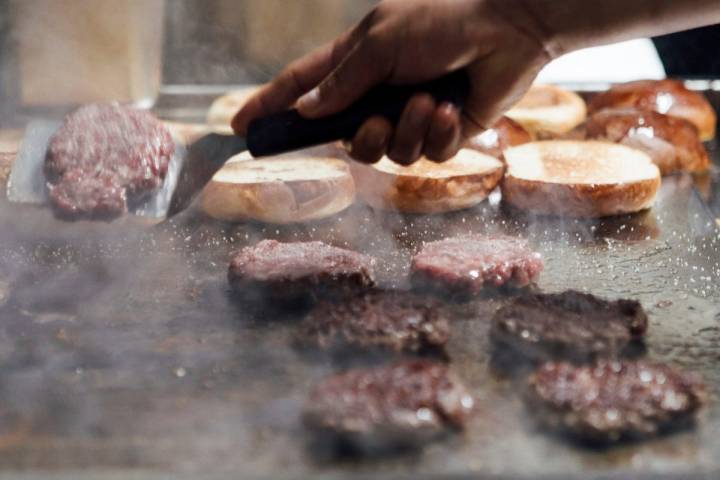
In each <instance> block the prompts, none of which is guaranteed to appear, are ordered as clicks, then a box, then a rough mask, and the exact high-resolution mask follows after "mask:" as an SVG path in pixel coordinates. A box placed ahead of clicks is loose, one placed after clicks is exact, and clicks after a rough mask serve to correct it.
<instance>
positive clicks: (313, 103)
mask: <svg viewBox="0 0 720 480" xmlns="http://www.w3.org/2000/svg"><path fill="white" fill-rule="evenodd" d="M297 103H298V108H299V109H300V110H302V111H305V112H312V111H315V110H317V109H318V107H320V89H319V88H318V87H315V88H313V89H312V90H310V91H309V92H307V93H306V94H305V95H303V96H302V97H300V99H299V100H298V102H297Z"/></svg>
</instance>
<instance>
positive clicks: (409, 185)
mask: <svg viewBox="0 0 720 480" xmlns="http://www.w3.org/2000/svg"><path fill="white" fill-rule="evenodd" d="M503 171H504V166H503V164H502V162H500V161H499V160H498V159H496V158H493V157H491V156H488V155H484V154H482V153H480V152H477V151H475V150H470V149H462V150H460V151H459V152H458V154H457V155H456V156H455V157H453V158H451V159H450V160H448V161H447V162H444V163H435V162H431V161H430V160H426V159H421V160H418V161H417V162H415V163H414V164H412V165H410V166H408V167H403V166H401V165H398V164H397V163H394V162H393V161H391V160H390V159H388V158H387V157H383V158H382V159H381V160H380V161H379V162H378V163H376V164H374V165H364V164H360V163H353V164H352V172H353V176H354V177H355V184H356V185H357V189H358V196H360V198H362V199H363V200H364V201H365V203H367V204H368V205H370V206H371V207H373V208H377V209H382V210H395V211H400V212H405V213H442V212H449V211H453V210H462V209H464V208H470V207H473V206H475V205H477V204H478V203H480V202H482V201H483V200H485V199H486V198H487V196H488V195H489V194H490V192H491V191H492V190H493V189H494V188H495V187H496V186H497V184H498V183H499V181H500V179H501V178H502V175H503Z"/></svg>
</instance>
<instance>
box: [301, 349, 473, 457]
mask: <svg viewBox="0 0 720 480" xmlns="http://www.w3.org/2000/svg"><path fill="white" fill-rule="evenodd" d="M472 408H473V399H472V397H471V396H470V394H469V393H468V392H467V390H466V389H465V387H464V386H463V385H462V384H461V383H460V381H459V380H458V379H457V378H455V376H454V375H453V374H452V373H450V371H449V370H448V367H447V365H445V364H442V363H435V362H429V361H426V360H413V361H403V362H398V363H394V364H391V365H388V366H384V367H377V368H363V369H355V370H350V371H347V372H344V373H341V374H338V375H334V376H331V377H329V378H327V379H325V380H324V381H323V382H322V383H320V384H319V385H317V386H316V387H315V388H314V389H313V390H312V391H311V392H310V395H309V397H308V399H307V402H306V404H305V408H304V410H303V421H304V423H305V425H306V426H307V427H308V428H310V429H311V430H313V431H315V432H316V433H319V434H321V435H322V436H324V437H326V438H331V439H333V440H334V441H336V442H338V443H337V445H338V446H340V447H346V448H350V449H351V450H356V451H360V452H368V451H377V450H393V449H398V448H407V447H416V446H419V445H421V444H423V443H426V442H427V441H430V440H432V439H434V438H437V437H438V436H440V435H442V434H444V433H446V432H447V431H448V430H451V429H460V428H463V426H464V425H465V422H466V420H467V417H468V415H469V414H470V412H471V410H472Z"/></svg>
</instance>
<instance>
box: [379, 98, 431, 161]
mask: <svg viewBox="0 0 720 480" xmlns="http://www.w3.org/2000/svg"><path fill="white" fill-rule="evenodd" d="M434 113H435V100H434V99H433V98H432V97H431V96H430V95H428V94H421V95H416V96H414V97H413V98H412V99H410V101H409V102H408V104H407V105H406V106H405V110H404V111H403V114H402V115H401V117H400V121H399V122H398V124H397V127H396V128H395V134H394V135H393V139H392V146H391V148H390V151H389V153H388V157H390V159H391V160H393V161H395V162H397V163H399V164H401V165H410V164H411V163H413V162H415V161H416V160H417V159H418V158H420V155H421V154H422V151H423V144H424V142H425V135H426V134H427V132H428V129H429V128H430V123H431V122H432V119H433V114H434Z"/></svg>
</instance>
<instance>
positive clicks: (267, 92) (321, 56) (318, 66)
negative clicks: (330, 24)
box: [232, 28, 360, 135]
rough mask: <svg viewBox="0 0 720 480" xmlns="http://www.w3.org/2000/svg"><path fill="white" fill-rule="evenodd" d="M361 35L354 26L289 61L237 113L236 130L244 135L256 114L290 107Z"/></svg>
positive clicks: (344, 54) (329, 69) (336, 64)
mask: <svg viewBox="0 0 720 480" xmlns="http://www.w3.org/2000/svg"><path fill="white" fill-rule="evenodd" d="M359 35H360V31H359V29H358V28H355V29H353V30H351V31H349V32H346V33H345V34H344V35H342V36H341V37H339V38H338V39H337V40H335V41H334V42H332V43H329V44H327V45H325V46H323V47H321V48H319V49H317V50H316V51H314V52H312V53H310V54H308V55H306V56H305V57H302V58H300V59H298V60H296V61H294V62H293V63H291V64H290V65H288V66H287V67H286V68H285V69H284V70H283V71H282V72H280V73H279V74H278V75H277V76H276V77H275V78H274V79H273V80H272V81H271V82H270V83H268V84H267V85H265V86H264V87H263V88H261V89H260V91H258V92H257V93H256V94H255V95H253V96H252V97H251V98H250V99H249V100H248V101H247V102H246V103H245V105H244V106H243V107H242V108H241V109H240V111H239V112H238V113H237V114H235V117H234V118H233V120H232V128H233V130H234V131H235V133H237V134H238V135H245V134H246V133H247V126H248V124H249V123H250V122H251V121H252V120H254V119H255V118H258V117H263V116H266V115H270V114H272V113H276V112H279V111H282V110H285V109H287V108H290V107H291V106H292V105H293V104H294V103H295V101H296V100H297V99H298V98H299V97H300V96H301V95H303V94H305V93H306V92H307V91H308V90H311V89H312V88H314V87H315V86H316V85H317V84H318V83H320V82H321V81H322V79H324V78H325V77H327V76H328V75H329V74H330V73H331V72H332V71H333V70H334V69H335V68H336V67H337V66H338V65H340V63H341V62H342V60H343V59H344V58H345V57H346V56H347V54H348V53H349V52H350V51H351V50H352V48H353V47H354V45H355V44H356V43H357V41H358V37H359Z"/></svg>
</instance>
